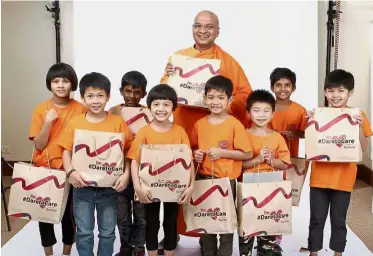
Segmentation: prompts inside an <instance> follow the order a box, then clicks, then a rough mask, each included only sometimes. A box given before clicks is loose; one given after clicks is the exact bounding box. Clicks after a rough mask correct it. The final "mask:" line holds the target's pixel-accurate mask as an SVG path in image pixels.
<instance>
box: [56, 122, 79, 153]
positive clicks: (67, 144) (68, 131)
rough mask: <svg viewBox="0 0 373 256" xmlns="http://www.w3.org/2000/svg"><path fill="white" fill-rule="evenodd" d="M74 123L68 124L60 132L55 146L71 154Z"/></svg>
mask: <svg viewBox="0 0 373 256" xmlns="http://www.w3.org/2000/svg"><path fill="white" fill-rule="evenodd" d="M74 132H75V128H74V123H73V122H71V121H70V122H68V123H67V125H66V127H65V129H63V130H62V132H61V133H60V135H59V136H58V138H57V144H58V145H60V146H61V147H62V148H64V149H66V150H68V151H70V152H72V151H73V147H74Z"/></svg>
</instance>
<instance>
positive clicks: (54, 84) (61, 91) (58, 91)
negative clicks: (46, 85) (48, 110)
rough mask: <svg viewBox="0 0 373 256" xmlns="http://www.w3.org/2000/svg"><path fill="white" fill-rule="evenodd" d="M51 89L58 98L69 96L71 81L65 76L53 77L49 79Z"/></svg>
mask: <svg viewBox="0 0 373 256" xmlns="http://www.w3.org/2000/svg"><path fill="white" fill-rule="evenodd" d="M51 91H52V93H53V94H54V95H56V96H57V97H59V98H66V97H70V92H71V82H70V80H69V79H67V78H65V77H55V78H54V79H53V80H52V81H51Z"/></svg>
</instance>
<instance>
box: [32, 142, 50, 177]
mask: <svg viewBox="0 0 373 256" xmlns="http://www.w3.org/2000/svg"><path fill="white" fill-rule="evenodd" d="M32 145H33V147H32V154H31V161H30V163H31V165H30V169H29V170H31V166H32V165H33V162H32V160H33V159H34V153H35V148H36V147H35V142H34V143H32ZM45 152H46V153H47V160H48V169H49V171H51V163H50V159H49V152H48V147H47V146H45Z"/></svg>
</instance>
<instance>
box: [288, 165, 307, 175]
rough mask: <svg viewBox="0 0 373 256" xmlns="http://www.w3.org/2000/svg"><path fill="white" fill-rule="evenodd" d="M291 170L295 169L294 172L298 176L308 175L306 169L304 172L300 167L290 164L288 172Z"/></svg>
mask: <svg viewBox="0 0 373 256" xmlns="http://www.w3.org/2000/svg"><path fill="white" fill-rule="evenodd" d="M290 168H294V171H295V173H296V174H297V175H298V176H304V175H305V174H306V169H304V170H303V171H299V169H298V166H297V165H295V164H288V165H287V170H289V169H290Z"/></svg>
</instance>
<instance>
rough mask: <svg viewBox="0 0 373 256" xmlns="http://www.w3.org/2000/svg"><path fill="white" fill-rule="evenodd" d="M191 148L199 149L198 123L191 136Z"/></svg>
mask: <svg viewBox="0 0 373 256" xmlns="http://www.w3.org/2000/svg"><path fill="white" fill-rule="evenodd" d="M190 146H191V148H192V150H196V149H198V148H199V147H198V122H197V123H196V124H195V125H194V127H193V130H192V133H191V135H190Z"/></svg>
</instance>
